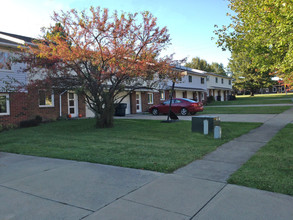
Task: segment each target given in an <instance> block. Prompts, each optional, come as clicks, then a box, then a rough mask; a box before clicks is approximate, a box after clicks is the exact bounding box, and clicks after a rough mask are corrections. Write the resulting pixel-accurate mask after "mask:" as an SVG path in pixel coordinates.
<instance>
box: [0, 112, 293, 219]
mask: <svg viewBox="0 0 293 220" xmlns="http://www.w3.org/2000/svg"><path fill="white" fill-rule="evenodd" d="M292 121H293V108H292V109H290V110H288V111H286V112H284V113H282V114H279V115H274V116H273V117H271V118H269V119H267V120H266V121H265V123H264V124H263V125H262V126H261V127H259V128H257V129H254V130H253V131H251V132H249V133H248V134H245V135H243V136H241V137H239V138H236V139H234V140H233V141H231V142H229V143H226V144H224V145H222V146H221V147H219V148H218V149H217V150H216V151H214V152H212V153H210V154H208V155H206V156H205V157H204V158H203V159H202V160H198V161H195V162H193V163H191V164H189V165H187V166H186V167H183V168H181V169H179V170H177V171H175V172H174V173H173V174H162V173H157V172H151V171H143V170H136V169H129V168H121V167H113V166H106V165H100V164H91V163H86V162H76V161H67V160H59V159H49V158H40V157H32V156H23V155H15V154H9V153H0V219H5V220H6V219H30V220H33V219H70V220H71V219H86V220H91V219H103V220H107V219H113V220H114V219H119V220H124V219H125V220H131V219H133V220H137V219H143V220H145V219H150V220H155V219H158V220H161V219H167V220H172V219H193V220H194V219H217V220H218V219H225V220H227V219H228V220H229V219H240V220H241V219H245V220H246V219H266V220H270V219H272V220H273V219H274V220H275V219H286V220H287V219H292V216H293V197H291V196H287V195H282V194H277V193H271V192H267V191H262V190H256V189H250V188H247V187H242V186H236V185H230V184H227V183H226V180H227V178H228V177H229V175H230V174H231V173H233V172H234V171H235V170H237V169H238V168H239V167H240V166H241V165H242V164H243V163H244V162H245V161H246V160H247V159H249V157H250V156H251V155H253V153H254V152H256V151H257V150H258V149H259V148H260V147H261V146H263V145H265V144H266V143H267V142H268V141H269V140H270V139H271V138H272V137H273V136H274V135H275V134H276V133H277V132H278V131H279V130H280V129H281V128H283V127H284V126H285V125H286V124H287V123H290V122H292Z"/></svg>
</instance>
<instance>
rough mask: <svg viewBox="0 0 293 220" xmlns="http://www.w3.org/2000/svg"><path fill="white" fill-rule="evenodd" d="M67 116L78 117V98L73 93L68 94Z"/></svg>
mask: <svg viewBox="0 0 293 220" xmlns="http://www.w3.org/2000/svg"><path fill="white" fill-rule="evenodd" d="M68 114H69V115H71V117H72V118H74V117H78V96H77V94H75V93H74V92H68Z"/></svg>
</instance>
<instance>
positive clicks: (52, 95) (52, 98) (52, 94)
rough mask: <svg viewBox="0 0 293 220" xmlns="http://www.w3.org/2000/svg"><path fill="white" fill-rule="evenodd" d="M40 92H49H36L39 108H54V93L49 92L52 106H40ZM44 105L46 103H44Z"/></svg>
mask: <svg viewBox="0 0 293 220" xmlns="http://www.w3.org/2000/svg"><path fill="white" fill-rule="evenodd" d="M40 91H44V92H49V91H48V90H39V92H38V102H39V107H40V108H47V107H55V103H54V91H53V90H52V91H51V100H52V104H51V105H46V104H45V105H40ZM45 103H46V101H45Z"/></svg>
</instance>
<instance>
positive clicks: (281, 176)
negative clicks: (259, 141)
mask: <svg viewBox="0 0 293 220" xmlns="http://www.w3.org/2000/svg"><path fill="white" fill-rule="evenodd" d="M292 134H293V124H289V125H287V126H286V127H285V128H284V129H282V130H281V131H280V132H279V133H278V134H277V135H276V136H275V137H274V138H273V139H272V140H271V141H270V142H269V143H268V144H267V145H265V146H264V147H262V148H261V149H260V150H259V151H258V152H257V153H256V154H255V155H254V156H253V157H252V158H251V159H250V160H249V161H247V162H246V163H245V164H244V165H243V166H242V167H241V168H240V169H239V170H238V171H237V172H236V173H234V174H233V175H232V176H231V177H230V179H229V183H232V184H238V185H243V186H248V187H253V188H258V189H262V190H268V191H272V192H278V193H283V194H288V195H293V135H292Z"/></svg>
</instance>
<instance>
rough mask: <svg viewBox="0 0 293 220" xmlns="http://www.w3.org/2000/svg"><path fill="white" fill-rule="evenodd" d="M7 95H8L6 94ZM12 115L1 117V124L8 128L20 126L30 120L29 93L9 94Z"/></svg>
mask: <svg viewBox="0 0 293 220" xmlns="http://www.w3.org/2000/svg"><path fill="white" fill-rule="evenodd" d="M4 94H7V93H4ZM9 105H10V115H0V124H1V125H4V126H7V125H10V124H15V125H18V124H19V122H21V121H24V120H27V119H28V111H27V110H28V104H27V93H24V92H13V93H9Z"/></svg>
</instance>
